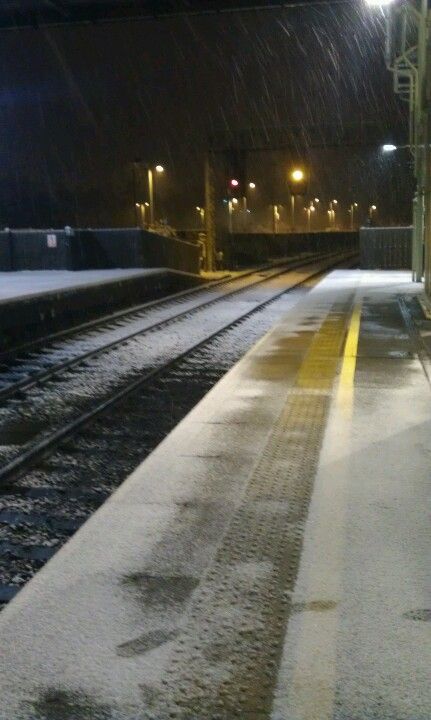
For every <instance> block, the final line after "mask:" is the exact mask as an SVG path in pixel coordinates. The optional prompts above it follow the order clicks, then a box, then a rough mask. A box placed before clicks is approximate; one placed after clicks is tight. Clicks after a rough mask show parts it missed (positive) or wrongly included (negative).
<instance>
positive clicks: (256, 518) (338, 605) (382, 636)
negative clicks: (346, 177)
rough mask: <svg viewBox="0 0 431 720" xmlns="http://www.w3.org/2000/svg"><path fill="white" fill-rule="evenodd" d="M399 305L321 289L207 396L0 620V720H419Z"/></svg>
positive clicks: (410, 458)
mask: <svg viewBox="0 0 431 720" xmlns="http://www.w3.org/2000/svg"><path fill="white" fill-rule="evenodd" d="M415 291H416V287H415V286H413V285H412V284H411V283H410V282H409V278H408V275H407V274H406V273H382V272H361V271H344V270H343V271H336V272H333V273H332V274H331V275H330V276H329V277H328V278H327V279H325V280H324V281H323V282H321V283H320V284H319V285H318V286H317V287H316V288H315V289H314V290H313V291H312V292H310V293H309V294H308V295H307V298H306V299H305V301H304V302H303V303H302V304H301V305H298V306H296V307H295V308H294V309H293V310H292V311H291V312H290V313H289V314H288V315H287V316H286V317H285V318H283V320H282V321H281V322H279V323H278V324H277V326H276V327H274V329H273V330H272V331H271V332H270V333H269V334H268V335H267V336H265V337H264V338H263V339H262V340H261V341H260V342H259V343H258V344H257V345H256V346H255V347H254V348H253V349H252V350H251V351H250V352H249V353H248V354H247V355H246V356H245V357H244V358H243V359H242V360H241V362H239V363H238V364H237V365H236V366H235V367H234V368H233V369H232V370H231V371H230V372H229V373H228V374H227V375H226V376H225V377H224V378H223V379H222V380H221V381H220V382H219V383H218V384H217V385H216V386H215V387H214V388H213V390H212V391H211V392H210V393H208V395H207V396H206V397H205V398H204V399H203V400H202V401H201V402H200V403H199V404H198V405H197V406H196V408H195V409H194V410H193V411H192V412H191V413H190V414H189V415H188V416H187V417H186V418H185V419H184V420H183V421H182V422H181V423H180V425H179V426H178V427H177V428H176V429H175V430H174V431H173V432H172V433H171V434H170V435H169V436H168V437H167V438H166V439H165V440H164V442H162V443H161V444H160V445H159V447H158V448H157V449H156V450H155V451H154V452H153V453H152V454H151V455H150V456H149V457H148V458H147V459H146V460H145V462H143V463H142V465H141V466H140V467H138V468H137V469H136V471H135V472H134V473H133V474H132V475H131V476H130V477H129V478H128V479H127V480H126V481H125V482H124V484H123V485H122V486H121V488H120V489H119V490H118V491H117V492H116V493H115V494H114V495H113V496H112V497H111V499H110V500H109V501H108V502H107V503H105V505H103V506H102V507H101V508H100V509H99V511H98V512H96V513H95V515H94V516H93V517H92V518H91V519H90V520H89V521H88V522H87V523H86V524H85V525H84V526H83V527H82V528H81V529H80V531H79V532H78V533H77V534H76V535H75V536H74V537H73V538H72V539H71V540H70V541H69V542H68V544H67V545H65V546H64V547H63V549H62V550H60V552H59V553H58V554H57V555H56V556H55V557H54V558H53V559H52V560H51V561H50V562H49V563H48V564H47V565H46V566H45V567H44V568H43V570H42V571H41V572H40V573H39V574H38V575H37V576H36V577H35V578H34V579H33V580H32V581H31V582H30V583H29V584H28V585H27V586H26V587H25V588H24V589H23V590H22V591H21V592H20V593H19V594H18V595H17V596H16V598H15V599H14V600H13V601H12V602H11V603H10V605H9V606H8V607H7V608H6V609H5V610H4V611H3V612H2V613H1V614H0V646H1V653H0V696H1V705H0V718H1V719H2V720H11V719H12V718H13V719H14V720H30V719H31V720H42V718H43V719H46V718H50V720H52V719H54V718H55V719H57V718H73V719H74V720H83V719H84V718H86V719H87V718H92V720H108V718H109V719H110V720H137V719H138V718H139V720H142V719H149V718H154V719H157V720H165V719H167V718H181V719H183V720H185V718H187V719H188V720H192V719H193V720H198V719H199V720H209V719H210V718H211V719H212V720H214V719H215V718H220V719H224V720H232V719H233V718H240V719H241V720H244V719H246V718H248V719H249V720H263V719H268V718H271V719H272V720H330V719H331V720H429V717H430V712H429V710H430V707H431V691H430V684H429V681H428V680H429V677H428V674H429V667H430V661H431V658H430V647H431V643H429V629H430V625H429V622H426V621H427V620H429V619H430V605H429V598H428V599H427V598H426V596H425V586H426V575H427V572H428V569H429V557H430V539H429V533H428V525H427V523H428V520H427V513H426V504H425V499H426V493H427V486H428V488H429V484H430V480H429V478H430V473H429V452H430V451H429V438H430V431H431V393H430V386H429V381H428V378H427V375H426V372H425V369H426V368H427V360H426V352H425V344H424V343H423V340H425V339H426V332H427V326H426V322H425V324H424V325H423V326H420V325H419V326H412V327H409V330H407V329H406V328H407V326H406V325H405V324H404V320H403V314H402V313H405V312H406V308H407V309H408V308H410V309H411V310H412V312H416V306H415V304H414V299H413V294H414V292H415ZM422 330H423V333H424V336H423V338H422V336H421V331H422ZM428 332H429V330H428ZM427 635H428V640H427Z"/></svg>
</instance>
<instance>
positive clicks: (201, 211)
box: [196, 205, 205, 227]
mask: <svg viewBox="0 0 431 720" xmlns="http://www.w3.org/2000/svg"><path fill="white" fill-rule="evenodd" d="M196 212H198V213H199V215H200V217H201V221H202V227H204V225H205V208H203V207H201V206H200V205H196Z"/></svg>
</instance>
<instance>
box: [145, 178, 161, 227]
mask: <svg viewBox="0 0 431 720" xmlns="http://www.w3.org/2000/svg"><path fill="white" fill-rule="evenodd" d="M147 170H148V197H149V200H150V226H152V225H154V177H153V168H152V167H151V166H148V168H147ZM154 170H155V171H156V172H157V173H163V172H164V171H165V169H164V167H163V165H156V166H155V168H154Z"/></svg>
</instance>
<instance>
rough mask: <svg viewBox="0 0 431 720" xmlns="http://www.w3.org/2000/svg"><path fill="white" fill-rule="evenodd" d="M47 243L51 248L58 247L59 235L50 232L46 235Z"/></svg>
mask: <svg viewBox="0 0 431 720" xmlns="http://www.w3.org/2000/svg"><path fill="white" fill-rule="evenodd" d="M46 244H47V245H48V247H49V248H56V247H57V235H54V234H53V233H49V234H48V235H47V236H46Z"/></svg>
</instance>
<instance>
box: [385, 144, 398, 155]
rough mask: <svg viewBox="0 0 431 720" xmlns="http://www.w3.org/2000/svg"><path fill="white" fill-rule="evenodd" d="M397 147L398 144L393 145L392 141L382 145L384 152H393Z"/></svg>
mask: <svg viewBox="0 0 431 720" xmlns="http://www.w3.org/2000/svg"><path fill="white" fill-rule="evenodd" d="M396 149H397V146H396V145H392V143H387V144H386V145H383V146H382V150H383V152H384V153H391V152H394V150H396Z"/></svg>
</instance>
